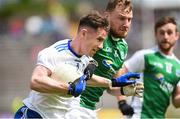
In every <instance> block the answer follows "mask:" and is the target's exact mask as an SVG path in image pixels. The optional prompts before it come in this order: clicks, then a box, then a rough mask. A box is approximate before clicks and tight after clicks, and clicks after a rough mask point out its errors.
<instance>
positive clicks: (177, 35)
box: [176, 32, 180, 41]
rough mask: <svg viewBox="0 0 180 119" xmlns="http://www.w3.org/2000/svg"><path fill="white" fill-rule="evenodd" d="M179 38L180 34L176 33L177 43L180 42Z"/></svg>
mask: <svg viewBox="0 0 180 119" xmlns="http://www.w3.org/2000/svg"><path fill="white" fill-rule="evenodd" d="M179 37H180V34H179V32H176V39H177V40H176V41H178V40H179Z"/></svg>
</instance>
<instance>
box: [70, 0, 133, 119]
mask: <svg viewBox="0 0 180 119" xmlns="http://www.w3.org/2000/svg"><path fill="white" fill-rule="evenodd" d="M105 15H106V16H107V17H108V19H109V23H110V32H109V34H108V36H107V38H106V39H105V41H104V42H103V49H102V50H100V51H99V52H97V53H96V54H95V56H94V57H93V58H94V59H95V60H96V61H97V62H98V67H97V68H96V70H95V75H98V76H102V77H106V78H108V79H112V78H113V77H114V75H115V74H117V73H118V70H119V69H120V68H121V67H122V64H123V61H124V59H125V57H126V55H127V50H128V45H127V43H126V41H125V40H124V38H125V37H126V36H127V34H128V31H129V29H130V25H131V20H132V17H133V15H132V3H131V1H130V0H110V1H109V2H108V5H107V8H106V12H105ZM117 75H118V74H117ZM113 82H114V81H113V80H112V85H114V84H113ZM106 89H107V88H103V87H90V86H89V87H86V90H85V91H84V92H83V93H82V95H81V96H80V106H81V108H79V110H80V111H78V110H76V111H73V110H72V111H69V114H72V113H74V114H76V115H75V116H77V115H78V112H79V115H80V116H79V117H81V118H86V119H94V118H96V114H95V111H94V110H95V109H96V104H97V103H98V102H99V99H100V97H101V96H102V94H103V92H104V90H106ZM67 115H68V114H67ZM69 117H70V116H69Z"/></svg>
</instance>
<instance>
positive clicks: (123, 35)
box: [118, 31, 128, 38]
mask: <svg viewBox="0 0 180 119" xmlns="http://www.w3.org/2000/svg"><path fill="white" fill-rule="evenodd" d="M127 34H128V32H127V31H120V32H119V33H118V37H119V38H125V37H126V36H127Z"/></svg>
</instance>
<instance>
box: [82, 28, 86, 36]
mask: <svg viewBox="0 0 180 119" xmlns="http://www.w3.org/2000/svg"><path fill="white" fill-rule="evenodd" d="M86 35H87V29H85V28H82V29H81V36H82V37H86Z"/></svg>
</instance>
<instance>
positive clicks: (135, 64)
mask: <svg viewBox="0 0 180 119" xmlns="http://www.w3.org/2000/svg"><path fill="white" fill-rule="evenodd" d="M144 62H145V61H144V53H143V51H137V52H136V53H135V54H134V55H133V56H132V57H130V58H129V59H128V60H126V61H125V62H124V65H125V67H126V68H127V69H128V71H130V72H141V71H143V70H144V67H145V66H144V64H145V63H144Z"/></svg>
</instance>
